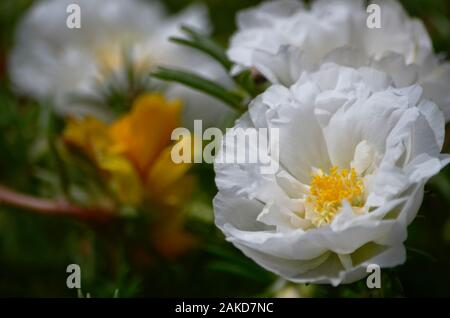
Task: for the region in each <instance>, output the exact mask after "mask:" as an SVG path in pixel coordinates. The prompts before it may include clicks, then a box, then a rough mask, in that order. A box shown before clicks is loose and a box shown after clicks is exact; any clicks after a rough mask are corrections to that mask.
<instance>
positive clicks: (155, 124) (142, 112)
mask: <svg viewBox="0 0 450 318" xmlns="http://www.w3.org/2000/svg"><path fill="white" fill-rule="evenodd" d="M181 107H182V105H181V102H180V101H178V100H175V101H167V100H166V99H165V97H164V96H162V95H160V94H150V93H149V94H144V95H142V96H140V97H138V98H137V99H136V101H135V102H134V104H133V108H132V110H131V112H130V113H128V114H126V115H124V116H123V117H121V118H119V119H118V120H116V121H115V122H113V123H112V124H106V123H103V122H101V121H99V120H98V119H95V118H93V117H86V118H83V119H73V118H72V119H70V120H69V122H68V125H67V127H66V129H65V131H64V133H63V138H64V140H65V141H66V142H67V143H68V144H70V145H72V146H74V147H77V148H78V149H80V150H81V151H83V153H85V154H86V155H87V156H88V157H89V158H90V160H92V161H93V162H94V163H95V164H96V165H97V167H98V168H99V169H100V170H102V171H103V172H104V173H105V174H106V175H107V177H108V181H109V184H110V188H111V190H112V191H113V192H114V193H115V194H116V196H117V198H118V200H119V201H120V202H121V203H125V204H137V203H140V202H142V200H143V199H151V200H156V201H158V202H157V203H160V204H164V205H177V204H179V203H180V202H179V201H180V200H179V199H180V198H179V197H178V196H175V198H174V196H173V187H177V184H179V181H180V179H182V178H183V177H185V174H186V172H187V171H188V169H189V168H190V166H191V165H190V164H184V163H182V164H175V163H174V162H173V161H172V159H171V156H170V152H171V149H172V147H173V145H174V144H173V142H172V141H171V138H170V137H171V134H172V131H173V130H174V129H175V128H176V127H178V126H179V124H180V115H181ZM180 142H191V141H190V140H182V141H180ZM184 192H185V191H180V192H179V193H180V194H182V193H184ZM177 198H178V200H176V199H177Z"/></svg>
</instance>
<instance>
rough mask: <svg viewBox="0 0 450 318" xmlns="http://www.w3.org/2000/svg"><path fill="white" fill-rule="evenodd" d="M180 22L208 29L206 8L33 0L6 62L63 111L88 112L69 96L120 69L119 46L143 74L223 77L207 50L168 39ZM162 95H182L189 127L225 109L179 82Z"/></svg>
mask: <svg viewBox="0 0 450 318" xmlns="http://www.w3.org/2000/svg"><path fill="white" fill-rule="evenodd" d="M72 3H75V4H78V5H79V6H80V8H81V28H80V29H69V28H68V27H66V19H67V17H68V15H69V14H68V13H66V8H67V6H68V5H69V4H72ZM181 25H189V26H191V27H194V28H196V29H200V30H203V31H205V32H208V29H209V26H208V21H207V17H206V10H205V8H203V7H199V6H193V7H190V8H188V9H186V10H185V11H183V12H181V13H180V14H178V15H177V16H174V17H168V16H167V15H166V14H165V12H164V10H163V8H162V7H161V6H160V5H159V3H158V2H155V1H152V2H151V3H144V2H142V1H139V0H108V1H105V0H44V1H39V2H38V3H37V4H36V5H35V6H34V7H32V8H31V10H30V11H29V12H28V14H27V15H26V16H25V18H24V19H23V21H22V22H21V24H20V26H19V29H18V32H17V36H16V45H15V48H14V50H13V52H12V54H11V58H10V63H9V69H10V74H11V78H12V81H13V84H15V86H16V87H17V89H18V90H19V91H21V92H23V93H25V94H29V95H31V96H33V97H35V98H37V99H39V100H43V101H48V100H50V101H51V102H53V103H54V104H55V106H56V109H57V111H59V112H61V113H63V114H65V113H72V114H73V113H85V112H93V111H94V110H93V109H92V107H90V106H87V105H85V104H83V103H75V104H74V103H71V101H72V99H71V96H73V95H74V94H77V95H80V94H91V95H95V94H96V93H97V91H96V84H98V83H99V82H103V81H105V80H106V79H107V78H108V77H109V76H111V75H112V74H115V75H116V76H117V73H118V71H119V70H123V68H124V63H125V60H124V58H123V56H124V55H123V54H124V51H127V52H128V53H129V54H130V55H131V59H132V62H133V64H134V65H135V67H136V68H137V69H138V71H139V72H141V73H142V74H146V73H149V71H150V69H151V68H152V67H154V66H157V65H165V66H175V67H180V68H185V69H191V70H195V72H198V73H200V74H202V75H205V76H206V77H210V78H212V79H216V80H218V79H221V77H224V78H226V74H225V72H223V71H222V70H221V68H220V67H219V66H217V65H215V63H214V62H213V61H212V60H210V59H209V58H207V57H206V56H204V55H202V54H201V53H197V52H195V51H194V50H191V49H188V48H183V47H181V46H179V45H176V44H174V43H171V42H169V40H168V38H169V37H170V36H181V35H182V34H181V31H180V29H179V28H180V26H181ZM168 95H171V96H176V97H182V98H183V99H185V100H187V104H188V107H185V121H186V122H187V123H186V124H187V125H190V124H191V123H190V122H191V121H192V120H193V119H194V118H201V119H204V120H205V124H212V123H214V122H216V121H217V120H219V117H220V116H221V115H222V114H223V112H224V111H225V110H226V106H225V105H223V104H221V103H219V102H218V101H216V100H215V99H213V98H211V97H208V96H205V95H203V94H200V93H198V92H194V91H192V90H189V89H186V88H181V87H180V86H176V85H173V86H172V88H171V89H170V91H169V92H168Z"/></svg>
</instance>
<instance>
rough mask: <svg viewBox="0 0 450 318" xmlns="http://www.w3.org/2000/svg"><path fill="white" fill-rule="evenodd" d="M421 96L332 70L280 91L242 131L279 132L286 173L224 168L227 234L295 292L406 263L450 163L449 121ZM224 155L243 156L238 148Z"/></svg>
mask: <svg viewBox="0 0 450 318" xmlns="http://www.w3.org/2000/svg"><path fill="white" fill-rule="evenodd" d="M421 95H422V89H421V87H420V86H418V85H413V86H410V87H406V88H402V89H398V88H395V87H394V86H393V79H392V78H391V77H389V76H387V75H386V74H384V73H382V72H380V71H377V70H375V69H372V68H367V67H363V68H360V69H353V68H349V67H343V66H338V65H336V64H333V63H326V64H324V65H322V67H321V68H320V69H319V70H318V71H316V72H312V73H307V72H304V73H303V74H302V75H301V77H300V79H299V80H298V81H297V82H296V83H295V84H294V85H292V86H291V87H290V88H287V87H285V86H282V85H273V86H271V87H270V88H269V89H267V90H266V92H264V93H263V94H262V95H260V96H258V97H257V98H256V99H255V100H254V101H253V102H252V103H251V105H250V108H249V111H248V113H246V114H245V115H244V116H243V117H242V118H241V119H240V120H239V121H238V123H237V125H236V127H242V128H249V129H259V128H268V129H271V128H278V129H279V135H280V140H279V167H280V168H279V171H278V172H277V173H274V174H261V173H260V165H259V164H224V163H216V164H215V170H216V174H217V176H216V183H217V186H218V189H219V192H218V194H217V196H216V198H215V199H214V208H215V215H216V224H217V226H219V227H220V229H221V230H222V231H223V232H224V234H225V235H226V238H227V240H229V241H230V242H232V243H233V244H234V245H235V246H236V247H238V248H239V249H240V250H241V251H242V252H243V253H244V254H245V255H247V256H248V257H250V258H252V259H253V260H255V261H256V262H257V263H258V264H260V265H261V266H263V267H264V268H266V269H268V270H270V271H273V272H275V273H277V274H279V275H281V276H282V277H284V278H286V279H288V280H291V281H294V282H302V283H304V282H311V283H331V284H333V285H338V284H340V283H349V282H353V281H355V280H358V279H360V278H362V277H363V276H364V275H366V266H367V265H368V264H371V263H374V264H378V265H379V266H381V267H393V266H396V265H399V264H402V263H403V262H404V261H405V248H404V246H403V242H404V241H405V239H406V237H407V225H409V224H410V223H411V222H412V220H413V219H414V217H415V216H416V213H417V211H418V209H419V207H420V204H421V201H422V197H423V191H424V184H425V183H426V181H427V180H428V179H429V178H430V177H431V176H433V175H435V174H437V173H438V172H439V171H440V170H441V168H442V167H443V166H444V165H445V164H447V163H448V162H449V158H448V157H444V155H441V154H440V151H441V147H442V144H443V139H444V118H443V115H442V112H441V111H440V110H439V109H438V107H437V106H436V105H435V104H434V103H433V102H430V101H428V100H425V99H423V98H422V97H421ZM243 142H245V141H243ZM234 146H235V147H236V148H240V149H241V150H242V148H243V147H251V145H250V146H249V145H248V144H239V143H237V144H236V145H234ZM223 147H225V149H226V151H227V152H228V151H231V152H233V151H234V149H233V145H227V138H224V145H223ZM260 150H261V149H259V151H260ZM266 156H268V157H269V158H272V159H273V157H274V155H273V154H271V153H270V150H269V151H268V152H267V153H266ZM219 157H220V156H219ZM274 160H275V159H274ZM261 162H267V161H266V160H265V159H264V160H262V159H261Z"/></svg>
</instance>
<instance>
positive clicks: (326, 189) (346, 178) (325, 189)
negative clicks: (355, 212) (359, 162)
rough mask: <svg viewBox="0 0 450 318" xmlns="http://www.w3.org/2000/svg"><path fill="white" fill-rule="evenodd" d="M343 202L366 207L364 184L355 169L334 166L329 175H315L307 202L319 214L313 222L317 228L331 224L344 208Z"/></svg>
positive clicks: (320, 173)
mask: <svg viewBox="0 0 450 318" xmlns="http://www.w3.org/2000/svg"><path fill="white" fill-rule="evenodd" d="M343 200H347V201H348V202H349V203H350V204H351V205H352V206H353V207H362V206H363V205H364V183H363V180H362V179H361V178H360V177H359V176H358V174H357V173H356V170H355V169H353V168H352V169H350V170H348V169H339V168H338V167H336V166H333V167H332V168H331V169H330V173H329V174H325V173H322V172H319V173H314V174H313V176H312V180H311V185H310V194H309V195H308V197H307V199H306V202H308V203H310V204H311V205H312V207H313V210H314V212H315V213H316V214H317V218H315V219H314V220H313V223H314V224H315V225H316V226H320V225H321V224H322V223H324V222H325V223H330V222H331V221H332V220H333V218H334V216H335V215H336V213H337V212H338V211H339V209H340V208H341V207H342V201H343Z"/></svg>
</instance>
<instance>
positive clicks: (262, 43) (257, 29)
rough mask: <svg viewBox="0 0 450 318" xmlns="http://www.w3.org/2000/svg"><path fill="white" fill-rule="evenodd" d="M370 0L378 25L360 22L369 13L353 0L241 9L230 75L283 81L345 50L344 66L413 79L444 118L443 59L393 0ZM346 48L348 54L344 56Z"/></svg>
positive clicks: (448, 106) (447, 111)
mask: <svg viewBox="0 0 450 318" xmlns="http://www.w3.org/2000/svg"><path fill="white" fill-rule="evenodd" d="M376 3H377V4H379V5H380V8H381V11H380V13H381V28H380V29H376V28H374V29H371V28H368V27H367V25H366V21H367V17H368V16H369V13H367V12H366V7H365V6H364V5H363V1H360V0H334V1H325V0H317V1H314V2H313V3H312V6H311V8H310V9H305V8H304V7H303V5H302V4H301V3H300V2H298V1H294V0H280V1H271V2H267V3H263V4H262V5H260V6H258V7H256V8H252V9H248V10H246V11H243V12H241V13H240V14H239V16H238V21H237V22H238V31H237V32H236V34H235V35H234V36H233V38H232V41H231V45H230V48H229V51H228V55H229V57H230V59H231V60H232V61H233V62H235V63H236V64H237V65H236V66H235V67H234V69H233V72H234V73H237V72H239V71H241V70H242V69H244V68H248V67H254V68H256V69H257V70H258V71H260V72H261V73H262V74H263V75H264V76H266V77H267V78H268V79H269V81H271V82H272V83H283V84H285V85H290V84H293V83H294V82H295V81H296V80H297V79H298V77H299V75H300V74H301V72H302V71H304V70H313V69H317V67H318V65H319V66H320V65H321V64H322V63H324V62H326V61H330V60H332V61H335V62H336V60H334V59H335V58H336V56H339V55H340V56H341V59H342V55H344V56H346V58H345V59H344V61H345V62H347V63H345V64H343V65H348V66H352V67H358V66H362V65H370V66H372V67H375V68H377V69H380V70H383V71H385V72H387V73H388V74H390V75H392V76H393V77H394V78H395V77H401V78H403V81H402V82H399V83H401V85H404V86H405V87H406V86H409V85H411V84H413V83H418V84H420V85H421V86H422V87H423V89H424V96H425V97H426V98H428V99H430V100H432V101H434V102H435V103H436V104H437V105H438V106H439V107H440V108H441V110H442V111H443V112H444V115H445V117H446V119H447V120H450V90H448V89H447V88H446V86H445V85H447V83H448V82H449V80H450V63H444V62H442V61H441V60H442V59H441V58H440V57H438V56H436V55H435V54H434V52H433V48H432V43H431V40H430V37H429V35H428V33H427V31H426V29H425V27H424V26H423V24H422V22H421V21H420V20H417V19H412V18H410V17H409V16H408V15H407V14H406V12H405V11H404V10H403V8H402V7H401V6H400V4H399V3H397V2H396V1H388V0H383V1H376ZM349 51H351V52H353V53H352V54H351V55H349V54H343V52H349ZM354 55H357V58H354ZM406 66H408V67H406ZM399 72H401V73H402V74H401V75H398V73H399ZM405 72H407V74H406V75H405ZM405 76H406V77H405Z"/></svg>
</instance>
